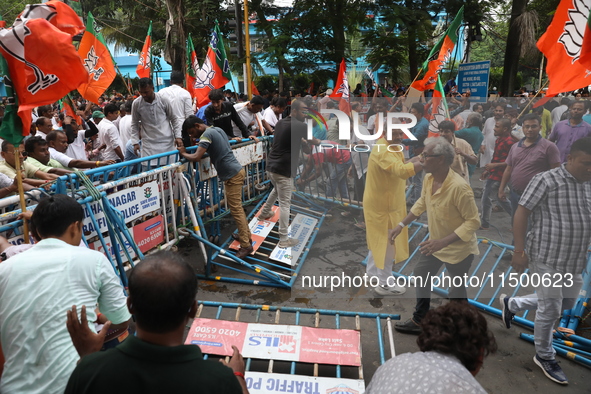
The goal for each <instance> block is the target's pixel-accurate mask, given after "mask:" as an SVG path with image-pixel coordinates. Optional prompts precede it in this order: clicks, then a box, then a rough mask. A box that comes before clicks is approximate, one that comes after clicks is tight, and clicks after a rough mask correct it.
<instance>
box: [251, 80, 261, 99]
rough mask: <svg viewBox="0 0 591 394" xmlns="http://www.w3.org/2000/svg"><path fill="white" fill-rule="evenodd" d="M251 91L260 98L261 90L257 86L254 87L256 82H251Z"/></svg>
mask: <svg viewBox="0 0 591 394" xmlns="http://www.w3.org/2000/svg"><path fill="white" fill-rule="evenodd" d="M250 90H251V91H252V95H253V96H260V95H261V94H260V93H259V90H258V89H257V87H256V86H254V81H250Z"/></svg>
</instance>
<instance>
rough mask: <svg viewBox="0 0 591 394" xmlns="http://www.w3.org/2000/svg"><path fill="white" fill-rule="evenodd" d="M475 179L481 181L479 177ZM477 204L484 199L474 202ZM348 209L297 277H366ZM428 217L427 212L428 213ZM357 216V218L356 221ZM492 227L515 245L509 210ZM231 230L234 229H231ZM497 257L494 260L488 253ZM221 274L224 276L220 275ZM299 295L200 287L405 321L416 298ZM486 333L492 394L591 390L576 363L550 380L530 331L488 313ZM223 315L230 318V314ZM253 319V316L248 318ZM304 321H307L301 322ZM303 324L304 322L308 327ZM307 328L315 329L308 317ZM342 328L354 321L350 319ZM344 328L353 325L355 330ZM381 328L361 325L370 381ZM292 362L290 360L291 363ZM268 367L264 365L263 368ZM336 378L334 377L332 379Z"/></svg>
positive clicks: (298, 291) (244, 299)
mask: <svg viewBox="0 0 591 394" xmlns="http://www.w3.org/2000/svg"><path fill="white" fill-rule="evenodd" d="M474 179H476V176H475V177H474ZM473 187H474V189H475V192H476V194H477V196H479V189H480V188H481V187H482V183H481V182H480V181H478V180H475V181H473ZM477 203H478V204H480V202H479V200H478V201H477ZM343 210H344V208H341V207H333V209H331V211H330V213H331V215H332V216H331V217H329V218H328V219H327V220H326V221H325V223H324V224H323V226H322V228H321V229H320V232H319V234H318V237H317V239H316V241H315V243H314V245H313V248H312V250H311V252H310V254H309V256H308V258H307V260H306V262H305V266H304V267H303V269H302V272H301V274H300V277H301V276H304V275H317V276H323V275H341V274H342V273H343V272H345V274H347V275H351V276H353V275H363V273H364V267H363V266H362V265H361V264H360V263H361V261H362V260H363V258H364V257H365V256H366V254H367V248H366V245H365V233H364V232H363V231H362V230H359V229H357V228H356V227H354V226H353V224H354V223H355V215H354V216H352V217H347V218H345V217H343V216H341V215H340V212H342V211H343ZM424 216H426V215H424ZM357 219H358V220H359V219H360V218H359V217H358V218H357ZM491 222H492V224H493V225H494V226H496V227H497V228H498V231H497V230H495V229H491V230H488V231H479V234H478V235H480V236H485V237H489V238H491V239H495V240H500V239H501V236H502V237H503V238H504V240H505V241H506V242H509V243H510V232H509V228H510V226H509V217H508V216H507V215H506V214H505V213H493V214H492V220H491ZM227 229H230V227H229V226H228V227H227ZM181 251H182V252H183V253H184V254H186V255H187V256H189V257H190V259H191V261H192V262H193V263H194V265H195V267H196V269H198V270H199V271H202V270H203V263H202V261H200V258H199V252H198V250H197V248H196V244H194V243H191V242H187V243H185V244H184V246H183V247H181ZM491 258H492V256H491ZM221 273H222V274H226V273H225V272H224V271H223V270H222V271H221ZM296 287H297V288H294V290H285V289H275V288H262V287H255V286H250V285H239V284H233V283H223V282H215V283H214V282H202V283H200V290H199V295H198V298H199V300H208V301H218V302H238V303H249V304H253V303H256V304H270V305H276V306H296V307H302V308H322V309H336V310H348V311H364V312H375V313H391V314H400V316H401V318H402V319H407V318H408V317H410V315H411V314H412V311H413V308H414V304H415V300H414V289H412V288H409V290H408V292H407V294H405V295H404V296H400V297H386V298H377V297H376V296H375V295H374V294H373V293H372V292H371V291H368V290H366V289H359V288H353V289H346V290H342V289H341V290H340V291H336V292H331V291H330V288H324V287H323V288H316V289H302V288H301V286H296ZM443 302H446V301H444V300H443V299H441V298H438V297H436V296H435V297H434V301H433V305H434V306H437V305H439V304H441V303H443ZM274 316H275V315H273V314H271V313H263V314H262V316H261V321H262V322H269V323H271V322H273V321H274ZM485 316H486V318H487V321H488V324H489V328H490V330H491V331H492V332H493V333H494V335H495V338H496V340H497V343H498V348H499V349H498V352H497V353H496V354H493V355H490V356H489V357H488V358H487V359H485V362H484V368H483V369H482V370H481V371H480V373H479V374H478V376H477V379H478V381H479V382H480V383H481V384H482V386H483V387H484V388H485V389H486V390H487V391H488V392H491V393H509V392H518V393H555V392H561V393H562V392H564V393H589V392H591V388H590V387H591V386H590V385H589V378H590V377H591V370H589V369H588V368H586V367H583V366H580V365H578V364H575V363H574V362H572V361H570V360H567V359H563V358H560V357H559V360H560V361H561V366H562V368H563V369H564V371H565V373H566V375H567V377H568V378H569V381H570V385H569V386H567V387H560V386H559V385H557V384H555V383H553V382H551V381H550V380H548V379H547V378H546V377H545V376H544V375H543V373H542V372H541V370H540V369H539V367H537V366H536V365H535V364H534V362H533V360H532V357H533V355H534V347H533V345H532V344H530V343H528V342H525V341H523V340H521V339H519V333H520V332H526V333H531V331H530V330H528V329H526V328H522V327H518V326H516V327H513V328H512V329H510V330H507V329H505V328H504V326H503V325H502V323H501V320H500V319H499V318H498V317H495V316H492V315H488V314H485ZM226 318H229V319H232V318H233V317H232V316H230V315H228V316H227V317H226ZM244 318H245V319H248V317H244ZM281 319H282V320H281V322H282V323H286V324H289V323H290V322H291V320H290V319H291V318H290V317H287V316H285V315H283V314H282V316H281ZM304 322H305V320H304ZM304 324H306V323H304ZM307 324H310V325H312V324H313V322H312V320H311V318H309V321H308V323H307ZM333 324H334V323H333V321H332V319H329V318H323V319H322V323H321V327H334V326H332V325H333ZM345 324H353V323H352V322H345ZM343 328H354V327H352V326H348V327H343ZM377 335H378V334H377V328H376V324H375V322H364V323H363V326H362V351H363V373H364V377H365V379H366V383H368V382H369V381H370V379H371V377H372V375H373V374H374V372H375V370H376V368H377V367H378V366H379V359H380V355H379V351H378V347H377V345H376V343H377V342H376V339H377ZM394 342H395V351H396V352H397V353H399V354H400V353H405V352H415V351H418V347H417V345H416V337H415V336H412V335H406V334H400V333H395V334H394ZM385 355H386V358H389V357H390V351H389V349H387V350H386V353H385ZM286 364H287V363H286ZM258 368H261V370H265V369H266V366H264V365H263V366H258ZM285 368H286V367H285V366H281V364H280V363H279V364H278V365H276V366H275V369H274V371H276V372H281V371H284V370H285ZM321 372H325V373H326V374H327V375H330V374H334V370H330V369H327V370H326V371H321ZM298 373H304V374H305V373H310V371H309V370H308V371H304V370H302V371H299V370H298ZM357 373H358V372H357V370H356V369H352V368H349V369H347V368H345V369H344V370H343V376H344V377H352V378H356V377H357ZM332 376H334V375H332Z"/></svg>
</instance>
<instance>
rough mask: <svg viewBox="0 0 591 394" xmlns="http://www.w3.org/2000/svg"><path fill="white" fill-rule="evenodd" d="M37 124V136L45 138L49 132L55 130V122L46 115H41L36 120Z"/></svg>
mask: <svg viewBox="0 0 591 394" xmlns="http://www.w3.org/2000/svg"><path fill="white" fill-rule="evenodd" d="M35 126H37V132H35V137H41V138H43V139H45V137H47V134H49V133H51V130H53V123H52V122H51V119H49V118H46V117H45V116H40V117H38V118H37V120H36V121H35Z"/></svg>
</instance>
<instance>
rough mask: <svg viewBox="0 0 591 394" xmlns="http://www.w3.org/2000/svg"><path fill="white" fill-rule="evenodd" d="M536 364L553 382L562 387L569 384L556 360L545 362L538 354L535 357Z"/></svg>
mask: <svg viewBox="0 0 591 394" xmlns="http://www.w3.org/2000/svg"><path fill="white" fill-rule="evenodd" d="M534 362H535V363H536V365H537V366H538V367H540V368H542V371H544V375H546V377H547V378H548V379H550V380H551V381H553V382H556V383H558V384H562V385H567V384H568V379H567V378H566V375H565V374H564V372H563V371H562V368H560V365H558V362H557V361H556V360H544V359H542V358H540V357H539V356H538V355H537V354H536V355H535V356H534Z"/></svg>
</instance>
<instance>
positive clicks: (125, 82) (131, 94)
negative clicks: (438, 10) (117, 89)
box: [113, 62, 133, 96]
mask: <svg viewBox="0 0 591 394" xmlns="http://www.w3.org/2000/svg"><path fill="white" fill-rule="evenodd" d="M113 65H114V66H115V68H116V69H117V74H119V76H120V77H121V79H122V80H123V84H124V85H125V87H126V88H127V92H128V93H129V95H130V96H133V93H131V90H129V85H127V81H126V80H125V77H124V76H123V74H122V73H121V70H120V69H119V66H117V63H115V62H113Z"/></svg>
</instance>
